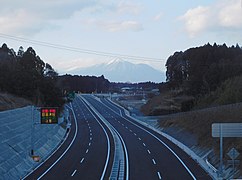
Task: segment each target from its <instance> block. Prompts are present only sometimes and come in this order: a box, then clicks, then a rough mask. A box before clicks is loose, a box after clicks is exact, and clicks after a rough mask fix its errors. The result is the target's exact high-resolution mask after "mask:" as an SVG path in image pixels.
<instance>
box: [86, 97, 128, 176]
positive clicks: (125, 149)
mask: <svg viewBox="0 0 242 180" xmlns="http://www.w3.org/2000/svg"><path fill="white" fill-rule="evenodd" d="M83 99H84V100H85V98H83ZM85 101H86V100H85ZM89 106H91V105H90V104H89ZM93 108H94V107H93ZM94 109H95V108H94ZM95 110H96V109H95ZM96 111H97V110H96ZM96 115H97V116H98V117H99V118H100V116H99V115H98V114H97V113H96ZM100 119H101V120H102V118H100ZM103 123H104V124H106V123H105V122H103ZM106 126H107V128H108V129H109V130H110V128H112V130H114V131H115V132H116V134H117V135H118V136H119V139H120V140H121V142H122V144H123V146H124V151H125V156H126V180H128V179H129V156H128V150H127V148H126V145H125V142H124V140H123V138H122V136H121V135H120V134H119V133H118V131H117V130H116V129H115V128H114V127H113V125H111V124H110V126H111V127H109V126H108V125H106ZM110 131H111V130H110Z"/></svg>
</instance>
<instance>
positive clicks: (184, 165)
mask: <svg viewBox="0 0 242 180" xmlns="http://www.w3.org/2000/svg"><path fill="white" fill-rule="evenodd" d="M123 118H124V119H125V120H126V121H128V122H130V123H131V124H133V125H135V126H136V127H138V128H140V129H142V130H144V131H145V132H147V133H148V134H150V135H151V136H153V137H154V138H155V139H156V140H158V141H159V142H160V143H161V144H163V145H164V146H165V147H166V148H167V149H168V150H169V151H170V152H171V153H172V154H173V155H174V156H175V157H176V158H177V159H178V161H179V162H180V163H181V164H182V165H183V167H184V168H185V169H186V170H187V172H188V173H189V174H190V176H191V177H192V178H193V179H194V180H196V177H195V176H194V175H193V173H192V172H191V171H190V169H189V168H188V167H187V166H186V164H185V163H184V162H183V161H182V160H181V158H180V157H179V156H178V155H177V154H176V153H175V152H174V151H173V150H172V149H171V148H170V147H169V146H168V145H167V144H166V143H164V142H163V141H162V140H160V139H159V138H158V137H157V136H156V135H154V134H153V133H151V132H149V131H148V130H146V129H144V128H143V127H141V126H140V125H138V124H135V123H133V122H132V121H130V120H128V119H127V118H125V117H123Z"/></svg>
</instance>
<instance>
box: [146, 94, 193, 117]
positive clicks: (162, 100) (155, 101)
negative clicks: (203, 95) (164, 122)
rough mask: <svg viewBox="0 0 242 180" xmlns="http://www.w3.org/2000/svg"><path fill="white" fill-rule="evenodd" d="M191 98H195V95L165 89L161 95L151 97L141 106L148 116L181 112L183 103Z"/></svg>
mask: <svg viewBox="0 0 242 180" xmlns="http://www.w3.org/2000/svg"><path fill="white" fill-rule="evenodd" d="M191 99H193V97H191V96H187V95H181V94H180V93H179V92H175V91H165V92H163V93H161V94H160V95H159V96H155V97H154V98H152V99H150V100H149V101H148V102H147V103H146V104H145V105H144V106H142V107H141V111H142V113H144V114H145V115H147V116H150V115H152V116H154V115H165V114H170V113H176V112H181V104H182V103H183V102H185V101H187V100H191Z"/></svg>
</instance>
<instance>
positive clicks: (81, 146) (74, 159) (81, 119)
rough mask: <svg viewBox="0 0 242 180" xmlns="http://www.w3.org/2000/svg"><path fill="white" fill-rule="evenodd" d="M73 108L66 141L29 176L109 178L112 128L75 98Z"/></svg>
mask: <svg viewBox="0 0 242 180" xmlns="http://www.w3.org/2000/svg"><path fill="white" fill-rule="evenodd" d="M70 108H71V109H72V113H71V120H72V122H71V123H72V125H71V130H70V134H69V135H68V137H67V139H66V141H65V142H64V143H63V145H62V146H61V147H60V148H59V149H58V150H57V151H56V152H55V153H54V154H53V155H52V156H51V157H50V158H49V159H48V160H47V161H46V162H44V163H43V164H42V165H41V166H40V167H39V168H37V169H36V170H35V171H33V172H32V173H31V174H29V175H28V176H27V177H25V179H108V177H109V175H110V173H111V167H112V161H113V156H114V154H113V152H114V149H113V148H114V147H113V143H114V142H113V138H112V135H111V133H110V131H109V130H108V128H107V127H105V126H104V124H103V123H102V122H101V121H100V120H98V118H96V116H94V115H93V114H92V112H91V111H90V110H89V108H87V107H86V105H85V104H84V103H83V102H82V101H81V100H78V99H75V100H74V101H73V103H72V105H71V106H70Z"/></svg>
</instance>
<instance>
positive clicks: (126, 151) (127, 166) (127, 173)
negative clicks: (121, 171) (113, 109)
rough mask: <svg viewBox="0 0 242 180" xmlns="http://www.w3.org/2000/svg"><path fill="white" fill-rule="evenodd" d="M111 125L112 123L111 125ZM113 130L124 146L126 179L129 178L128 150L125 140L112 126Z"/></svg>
mask: <svg viewBox="0 0 242 180" xmlns="http://www.w3.org/2000/svg"><path fill="white" fill-rule="evenodd" d="M111 126H112V127H113V125H111ZM113 130H114V131H115V132H116V133H117V135H118V136H119V139H120V140H121V141H122V144H123V146H124V152H125V157H126V180H128V179H129V156H128V150H127V147H126V145H125V142H124V140H123V138H122V136H121V135H120V134H119V133H118V131H117V130H116V129H115V128H114V127H113Z"/></svg>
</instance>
